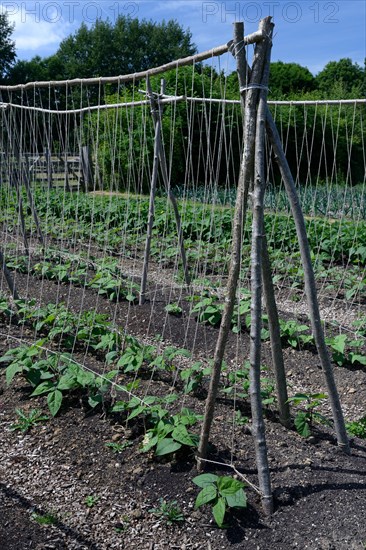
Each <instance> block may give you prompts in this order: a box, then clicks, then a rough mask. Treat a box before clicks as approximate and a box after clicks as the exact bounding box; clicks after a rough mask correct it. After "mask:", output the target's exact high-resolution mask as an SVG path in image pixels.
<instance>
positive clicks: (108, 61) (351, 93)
mask: <svg viewBox="0 0 366 550" xmlns="http://www.w3.org/2000/svg"><path fill="white" fill-rule="evenodd" d="M12 32H13V27H12V25H10V23H9V21H8V19H7V15H6V13H3V14H1V15H0V79H1V81H2V82H3V83H7V84H18V83H23V82H36V81H41V80H63V79H71V78H89V77H98V76H114V75H120V74H126V73H133V72H137V71H142V70H145V69H148V68H149V67H154V66H158V65H162V64H164V63H167V62H169V61H172V60H174V59H179V58H180V57H185V56H188V55H192V54H194V53H196V52H197V48H196V46H195V44H194V43H193V42H192V35H191V33H190V31H189V30H184V29H183V27H182V26H181V25H180V24H179V23H178V22H177V21H172V20H170V21H167V22H165V21H163V22H161V23H155V22H153V21H146V20H139V19H132V18H129V17H123V16H120V17H118V18H117V20H116V21H115V23H114V24H113V23H112V22H110V21H103V20H97V21H96V22H95V23H94V25H92V26H91V27H90V28H89V27H87V26H86V25H85V24H84V23H83V24H82V25H81V26H80V28H79V29H78V30H77V31H76V32H75V33H74V34H71V35H70V36H69V37H67V38H65V39H64V40H63V41H62V42H61V43H60V46H59V48H58V50H57V52H56V53H55V54H54V55H52V56H50V57H44V58H41V57H39V56H36V57H34V58H33V59H31V60H29V61H24V60H16V53H15V43H14V41H13V40H12ZM234 79H236V75H234ZM270 83H271V84H270V99H283V98H286V97H292V96H293V95H294V94H295V95H299V94H302V95H303V94H309V93H316V94H318V97H328V98H331V97H336V98H338V97H339V95H340V94H343V97H365V95H366V60H365V67H361V66H360V65H358V64H357V63H353V62H352V61H351V59H348V58H345V59H341V60H340V61H331V62H329V63H328V64H327V65H326V66H325V67H324V69H323V70H322V71H320V73H319V74H317V75H316V76H314V75H312V73H311V72H310V71H309V70H308V69H307V68H306V67H303V66H301V65H299V64H297V63H283V62H281V61H278V62H275V63H272V65H271V77H270ZM235 84H236V80H235Z"/></svg>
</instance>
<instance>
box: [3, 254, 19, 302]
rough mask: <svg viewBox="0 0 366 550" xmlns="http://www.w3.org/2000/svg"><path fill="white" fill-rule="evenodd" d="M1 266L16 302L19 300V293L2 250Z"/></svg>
mask: <svg viewBox="0 0 366 550" xmlns="http://www.w3.org/2000/svg"><path fill="white" fill-rule="evenodd" d="M0 266H1V269H2V270H3V272H4V275H5V279H6V282H7V283H8V287H9V289H10V292H11V295H12V296H13V298H14V300H19V294H18V291H17V289H16V286H15V282H14V279H13V277H12V275H11V273H10V271H9V269H8V268H7V265H6V263H5V257H4V254H3V252H2V250H0Z"/></svg>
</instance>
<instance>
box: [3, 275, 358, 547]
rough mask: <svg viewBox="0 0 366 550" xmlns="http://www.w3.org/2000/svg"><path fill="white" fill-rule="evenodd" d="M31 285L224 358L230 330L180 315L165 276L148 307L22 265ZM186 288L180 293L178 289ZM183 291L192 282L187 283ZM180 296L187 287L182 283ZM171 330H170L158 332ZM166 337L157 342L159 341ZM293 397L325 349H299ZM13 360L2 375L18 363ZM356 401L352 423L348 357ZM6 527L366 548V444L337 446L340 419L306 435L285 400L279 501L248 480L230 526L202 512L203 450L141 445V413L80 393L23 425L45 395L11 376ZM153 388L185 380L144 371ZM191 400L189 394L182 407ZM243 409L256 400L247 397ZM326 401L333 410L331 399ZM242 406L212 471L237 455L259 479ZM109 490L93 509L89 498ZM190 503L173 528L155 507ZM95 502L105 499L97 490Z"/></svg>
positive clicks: (11, 533) (313, 376)
mask: <svg viewBox="0 0 366 550" xmlns="http://www.w3.org/2000/svg"><path fill="white" fill-rule="evenodd" d="M17 283H18V286H19V291H20V293H21V294H22V296H29V297H34V298H35V299H37V300H38V301H39V303H43V304H45V303H48V302H54V301H55V300H56V298H57V300H59V301H65V302H66V303H67V304H68V306H69V307H70V308H71V309H73V310H74V311H80V309H94V308H95V307H97V309H98V310H99V311H101V312H106V313H108V315H109V316H110V318H111V319H114V320H115V322H116V323H117V324H118V325H119V326H120V327H121V328H125V327H127V328H128V331H129V332H130V333H132V334H134V335H136V336H138V337H139V338H140V339H142V340H143V341H145V342H152V341H154V342H155V345H157V342H159V345H160V346H161V347H162V348H164V346H166V345H169V344H173V345H175V346H184V347H187V348H188V349H190V350H191V351H192V353H193V355H194V357H195V358H199V359H201V360H207V359H208V358H210V357H212V355H213V349H214V347H215V343H216V339H217V334H218V333H217V329H215V328H212V327H205V326H203V325H200V324H198V323H197V322H196V321H195V320H194V319H193V318H192V317H190V316H189V315H188V312H189V304H188V303H187V304H186V306H185V308H186V309H185V311H184V314H183V317H181V318H178V317H174V316H171V315H167V314H166V313H165V311H164V305H165V304H166V303H167V302H168V301H169V300H170V301H172V295H171V294H168V291H166V292H165V291H164V290H161V289H159V288H158V287H154V289H150V290H151V291H152V292H151V295H150V296H151V301H150V302H149V301H148V302H147V303H145V304H144V305H143V306H141V307H139V306H130V305H128V304H127V303H124V302H121V303H120V304H111V303H110V302H107V301H106V300H104V299H101V298H99V297H97V295H96V294H95V292H93V291H91V290H81V289H80V288H75V287H69V286H56V285H55V284H53V283H51V282H48V281H43V282H40V281H38V280H36V279H33V278H27V277H25V276H17ZM174 292H175V291H174ZM176 292H177V293H178V290H177V291H176ZM177 296H178V294H177ZM157 336H158V340H156V337H157ZM14 338H15V339H17V338H23V339H26V340H29V341H32V340H33V339H34V331H30V330H29V329H27V328H26V327H25V328H24V327H23V328H21V327H17V326H14V325H11V326H10V325H9V326H4V325H2V326H0V355H3V353H4V352H5V351H6V350H7V349H9V347H12V346H14V345H18V344H17V340H14ZM154 338H155V340H154ZM248 346H249V337H248V335H247V334H245V333H244V334H242V335H240V337H239V339H238V338H237V337H236V336H235V335H233V334H232V335H231V336H230V340H229V342H228V346H227V351H226V361H227V362H228V364H229V366H230V365H231V364H234V363H236V362H237V361H242V360H243V358H244V357H245V355H247V351H244V352H241V353H240V354H239V356H238V354H237V349H238V348H239V349H240V350H248ZM78 359H79V360H80V361H81V362H83V363H84V364H85V365H87V366H88V367H90V368H92V369H93V370H95V371H96V372H100V371H102V370H103V369H104V367H105V366H104V364H103V363H101V362H99V361H98V359H97V358H96V357H95V356H92V355H90V354H80V357H79V356H78ZM285 360H286V369H287V374H288V379H289V384H290V394H294V393H296V392H297V391H305V392H309V393H311V392H315V391H321V390H322V389H323V388H324V382H323V377H322V372H321V368H320V365H319V360H318V358H317V356H316V355H315V354H314V353H312V352H311V351H304V350H303V351H295V350H292V349H289V348H288V349H285ZM263 363H267V364H270V349H269V346H268V344H264V346H263ZM4 370H5V369H4V368H2V374H3V373H4ZM335 376H336V381H337V384H338V388H339V392H340V396H341V401H342V405H343V407H344V412H345V415H346V417H347V419H349V420H351V419H352V420H353V419H356V418H359V417H360V416H362V415H364V414H365V412H366V411H365V403H366V378H365V370H364V369H350V368H342V369H341V368H336V369H335ZM0 381H1V386H0V392H1V395H0V399H1V401H0V418H1V423H2V430H1V433H0V472H1V478H0V479H1V481H0V510H1V517H2V521H1V524H0V548H1V550H23V549H26V548H32V549H38V550H41V549H70V550H74V549H75V550H76V549H78V550H81V549H87V548H90V549H95V550H97V549H98V550H99V549H100V550H107V549H113V548H116V549H118V548H126V549H127V548H128V549H130V548H131V549H139V550H140V549H141V550H145V549H146V550H149V549H151V550H153V549H154V550H159V549H181V550H184V549H187V550H188V549H194V548H195V549H207V550H209V549H211V550H218V549H229V548H233V549H238V550H239V549H248V550H251V549H253V550H254V549H259V550H268V549H272V548H273V549H275V550H287V549H291V548H300V549H311V550H333V549H336V550H349V549H357V550H358V549H360V550H361V549H364V548H365V545H366V442H365V441H363V440H359V439H357V438H354V439H353V440H352V442H351V443H352V445H351V451H352V452H351V455H350V456H347V455H345V454H343V453H342V452H341V451H340V450H339V448H338V447H337V444H336V441H335V437H334V434H333V432H332V430H331V429H330V428H328V427H326V426H323V425H316V427H315V428H314V435H313V436H312V437H311V438H309V439H303V438H301V437H300V436H299V435H297V433H296V432H295V431H293V430H286V429H285V428H284V427H283V426H281V424H279V422H278V420H277V416H276V413H275V411H274V410H273V409H272V410H271V409H268V410H267V411H266V420H265V423H266V436H267V444H268V456H269V464H270V470H271V480H272V485H273V492H274V498H275V512H274V514H273V515H272V516H271V517H269V518H268V517H265V516H264V515H263V512H262V509H261V505H260V500H259V498H258V495H257V493H256V492H255V491H254V490H253V489H251V488H250V487H249V486H248V487H247V488H246V492H247V496H248V508H247V509H245V510H240V511H238V512H234V513H233V514H231V515H230V516H228V518H227V519H228V521H227V523H228V527H227V529H224V530H220V529H218V528H217V527H216V526H215V523H214V521H213V519H212V514H211V511H210V508H209V507H208V506H206V507H204V508H202V509H199V510H194V501H195V498H196V495H197V494H198V491H199V489H198V488H197V487H196V486H195V485H194V484H193V483H192V478H193V477H194V476H195V475H196V463H195V459H194V456H193V455H189V454H182V455H179V454H178V455H177V456H175V457H173V459H172V460H167V459H164V460H163V459H159V460H158V459H156V458H154V457H153V456H152V455H150V454H143V453H141V452H140V451H139V448H140V446H141V442H142V438H143V430H142V429H141V426H139V425H138V423H136V424H134V423H132V425H131V426H128V427H126V425H125V423H121V424H120V423H119V422H118V419H116V418H115V417H112V415H105V414H104V413H103V411H101V410H97V411H94V412H91V411H90V409H87V408H86V407H85V406H84V404H83V402H82V400H81V399H80V396H78V395H75V396H72V397H70V399H68V400H67V402H66V403H65V406H64V407H63V408H62V410H61V413H59V415H58V416H57V417H56V418H53V419H51V420H49V421H47V422H44V423H43V424H40V425H39V426H37V427H36V428H33V429H32V430H31V431H29V432H28V433H26V434H22V433H21V432H19V431H13V430H11V425H12V424H13V423H14V421H15V418H16V416H15V413H14V409H15V408H17V407H22V408H25V409H28V410H30V409H34V408H37V407H38V408H41V409H42V410H43V411H44V412H45V413H47V406H46V402H45V399H44V397H36V398H34V397H33V398H31V399H30V398H29V394H30V388H29V386H27V385H26V384H25V382H24V381H23V380H21V379H20V378H18V379H16V380H15V381H14V382H13V383H12V385H11V386H10V387H7V386H6V383H5V377H4V376H1V378H0ZM139 391H142V392H147V393H149V394H151V393H156V394H159V393H160V394H161V395H164V394H167V393H168V392H170V391H174V390H172V388H171V380H164V379H160V380H156V381H151V380H143V381H142V387H141V388H139ZM203 397H204V392H203V393H201V395H198V396H188V397H186V398H185V403H184V405H185V406H188V407H190V408H192V409H194V410H195V411H196V412H198V413H199V412H202V411H203V408H204V399H203ZM181 405H182V403H179V406H181ZM237 406H240V407H241V409H242V412H243V414H248V405H247V404H246V403H241V402H240V401H238V403H237ZM322 412H323V413H324V414H325V415H327V416H328V417H330V411H329V408H328V405H325V406H324V407H323V410H322ZM232 414H233V403H232V402H231V400H229V399H224V398H221V399H220V400H219V401H218V403H217V408H216V411H215V421H214V425H213V429H212V434H211V441H212V443H213V446H212V448H211V453H210V459H211V460H212V461H215V462H217V463H220V465H218V464H213V463H212V464H209V468H208V469H209V471H212V472H215V473H217V474H220V475H231V474H233V471H232V470H231V469H230V467H226V468H225V467H224V466H223V464H230V462H231V461H232V463H233V464H234V465H235V466H236V468H237V469H238V470H239V472H240V473H241V474H242V475H243V476H245V478H247V479H248V481H250V482H251V483H253V484H254V485H257V483H258V481H257V476H256V463H255V452H254V447H253V441H252V437H251V435H250V430H249V429H248V427H247V426H241V427H240V426H239V427H236V428H235V430H234V431H233V428H232V425H231V424H232V423H231V420H232ZM110 441H115V442H120V443H124V442H126V443H127V446H126V449H125V450H124V451H123V452H121V453H118V454H115V453H113V452H112V451H111V449H110V448H108V447H106V445H105V444H106V443H107V442H110ZM87 497H95V498H94V502H93V505H92V506H87V504H86V502H85V499H86V498H87ZM160 498H163V499H165V500H166V501H172V500H175V501H177V504H178V505H179V507H180V508H181V510H182V512H183V514H184V517H185V521H184V522H179V523H176V524H173V525H167V523H166V522H164V521H163V520H162V519H161V518H159V517H157V516H156V515H154V514H153V513H152V512H151V511H150V510H151V509H152V508H156V507H158V506H159V499H160ZM92 500H93V499H92ZM37 514H38V515H39V516H44V515H45V514H52V515H53V516H54V519H53V523H52V524H51V525H39V523H37V521H36V519H35V517H36V515H37Z"/></svg>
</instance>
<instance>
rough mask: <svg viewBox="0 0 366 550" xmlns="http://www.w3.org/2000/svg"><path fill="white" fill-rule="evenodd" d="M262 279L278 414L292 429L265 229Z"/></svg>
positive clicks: (282, 421) (284, 423)
mask: <svg viewBox="0 0 366 550" xmlns="http://www.w3.org/2000/svg"><path fill="white" fill-rule="evenodd" d="M262 279H263V294H264V301H265V304H266V312H267V315H268V326H269V334H270V339H271V352H272V363H273V371H274V375H275V381H276V393H277V406H278V413H279V416H280V422H281V424H283V426H286V428H290V426H291V418H290V406H289V403H288V394H287V382H286V371H285V365H284V360H283V353H282V344H281V332H280V323H279V318H278V310H277V304H276V298H275V293H274V288H273V281H272V273H271V262H270V259H269V254H268V245H267V239H266V236H265V233H264V227H263V244H262Z"/></svg>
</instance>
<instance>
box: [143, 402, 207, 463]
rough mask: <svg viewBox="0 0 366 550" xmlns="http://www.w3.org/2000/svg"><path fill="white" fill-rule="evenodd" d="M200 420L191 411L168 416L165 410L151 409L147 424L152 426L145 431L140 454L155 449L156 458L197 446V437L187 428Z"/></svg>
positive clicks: (183, 410)
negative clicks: (183, 448)
mask: <svg viewBox="0 0 366 550" xmlns="http://www.w3.org/2000/svg"><path fill="white" fill-rule="evenodd" d="M199 419H200V417H199V416H197V415H196V414H195V413H194V412H193V411H191V410H189V409H182V411H181V412H180V413H177V414H175V415H170V414H169V412H168V411H167V410H166V409H163V408H161V407H153V408H151V409H150V411H149V415H148V422H149V425H150V426H152V427H151V428H150V429H148V430H147V431H146V434H145V437H144V440H143V444H142V449H141V450H142V452H148V451H150V450H151V449H153V448H154V449H155V455H156V456H164V455H170V454H172V453H175V452H176V451H178V450H179V449H181V448H182V447H188V448H195V447H197V446H198V436H197V435H195V434H193V433H192V432H189V431H188V429H187V428H188V427H190V426H192V425H194V424H196V423H197V421H198V420H199Z"/></svg>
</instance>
